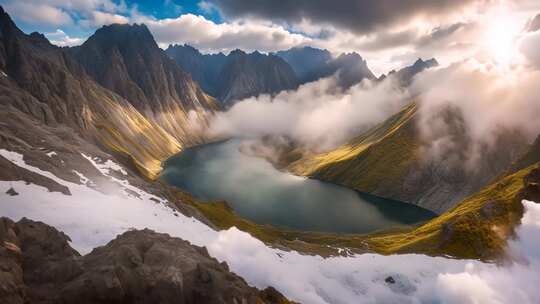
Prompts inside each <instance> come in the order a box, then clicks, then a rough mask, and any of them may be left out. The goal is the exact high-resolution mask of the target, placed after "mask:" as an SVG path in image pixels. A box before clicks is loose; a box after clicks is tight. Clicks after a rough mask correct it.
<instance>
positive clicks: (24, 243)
mask: <svg viewBox="0 0 540 304" xmlns="http://www.w3.org/2000/svg"><path fill="white" fill-rule="evenodd" d="M69 240H70V239H69V237H68V236H67V235H65V234H64V233H62V232H60V231H58V230H56V229H55V228H53V227H50V226H48V225H46V224H44V223H41V222H34V221H31V220H28V219H22V220H21V221H19V222H17V223H15V222H13V221H11V220H9V219H7V218H0V303H4V304H9V303H78V304H83V303H239V304H240V303H290V302H289V301H288V300H287V299H285V298H284V297H283V295H281V294H280V293H279V292H278V291H276V290H275V289H273V288H271V287H269V288H267V289H265V290H263V291H259V290H258V289H256V288H253V287H250V286H248V285H247V283H246V282H245V281H244V280H243V279H242V278H241V277H239V276H237V275H235V274H234V273H232V272H230V271H229V269H228V266H227V264H226V263H219V262H218V261H217V260H216V259H214V258H212V257H210V256H209V255H208V252H207V251H206V249H205V248H203V247H197V246H193V245H191V244H189V243H188V242H186V241H184V240H181V239H178V238H173V237H171V236H169V235H167V234H161V233H156V232H153V231H151V230H139V231H128V232H125V233H124V234H122V235H119V236H118V237H117V238H116V239H114V240H112V241H111V242H109V243H108V244H107V245H105V246H102V247H98V248H95V249H94V250H93V251H92V252H91V253H89V254H87V255H85V256H81V255H79V253H78V252H77V251H75V250H74V249H73V248H71V247H70V246H69V244H68V241H69Z"/></svg>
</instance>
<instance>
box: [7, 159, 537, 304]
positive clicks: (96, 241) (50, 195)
mask: <svg viewBox="0 0 540 304" xmlns="http://www.w3.org/2000/svg"><path fill="white" fill-rule="evenodd" d="M0 155H2V156H3V157H5V158H6V159H8V160H10V161H11V162H13V163H14V164H16V165H17V166H20V167H22V168H25V169H27V170H30V171H33V172H35V173H37V174H41V175H43V176H45V177H48V178H51V179H53V180H55V181H56V182H58V183H60V184H62V185H65V186H67V187H68V188H69V190H70V192H71V194H72V195H71V196H70V195H64V194H62V193H59V192H49V191H48V190H47V189H46V188H44V187H41V186H37V185H34V184H26V183H25V182H23V181H0V216H7V217H10V218H12V219H13V220H19V219H21V218H22V217H27V218H30V219H33V220H39V221H43V222H45V223H47V224H49V225H52V226H55V227H56V228H57V229H59V230H61V231H64V232H65V233H66V234H67V235H69V236H70V237H71V239H72V246H73V247H74V248H75V249H77V250H78V251H79V252H81V253H82V254H84V253H88V252H89V251H91V250H92V248H94V247H96V246H101V245H104V244H106V243H107V242H109V241H110V240H111V239H113V238H114V237H115V236H116V235H118V234H120V233H123V232H124V231H126V230H129V229H143V228H150V229H153V230H155V231H158V232H164V233H168V234H170V235H172V236H176V237H180V238H183V239H185V240H188V241H190V242H191V243H192V244H195V245H198V246H206V247H207V248H208V251H209V253H210V254H211V255H212V256H214V257H216V258H217V259H218V260H220V261H226V262H227V263H228V264H229V266H230V269H231V270H232V271H234V272H236V273H237V274H239V275H241V276H242V277H244V278H245V279H246V280H247V282H248V283H249V284H251V285H254V286H256V287H259V288H264V287H267V286H274V287H275V288H277V289H278V290H280V291H281V292H282V293H284V294H285V295H286V296H287V297H289V298H290V299H292V300H295V301H299V302H301V303H456V304H457V303H459V304H462V303H490V304H491V303H520V304H527V303H531V304H534V303H540V289H539V288H538V286H539V285H538V284H539V283H540V205H537V204H535V203H532V202H527V201H524V202H523V204H524V206H525V209H526V212H525V215H524V218H523V220H522V225H521V226H520V227H519V228H518V231H517V236H518V238H517V239H516V240H514V241H511V242H510V244H509V249H508V250H509V251H510V252H511V254H512V255H513V256H515V257H516V259H515V260H516V261H519V262H515V263H510V264H508V265H504V266H496V265H493V264H486V263H482V262H479V261H474V260H454V259H447V258H441V257H438V258H434V257H428V256H425V255H419V254H407V255H392V256H382V255H378V254H362V255H354V256H350V257H332V258H326V259H324V258H322V257H319V256H307V255H301V254H299V253H297V252H294V251H292V252H287V251H283V250H279V249H274V248H270V247H268V246H266V245H265V244H264V243H262V242H261V241H259V240H257V239H255V238H253V237H251V236H250V235H249V234H247V233H244V232H242V231H239V230H238V229H236V228H231V229H229V230H226V231H214V230H212V229H211V228H209V227H208V226H206V225H205V224H203V223H201V222H199V221H197V220H195V219H193V218H190V217H186V216H184V215H182V214H179V213H177V212H174V210H172V209H171V208H170V207H168V206H167V204H166V203H167V202H166V201H165V200H164V199H162V198H158V197H156V196H154V195H152V194H149V193H146V192H145V191H143V190H141V189H138V188H136V187H134V186H132V185H130V184H129V182H128V181H127V180H120V179H118V178H115V177H112V176H110V175H109V174H110V172H111V170H112V171H119V172H121V173H122V174H124V175H125V174H126V173H125V170H124V169H123V168H122V167H121V166H120V165H118V164H116V163H115V162H113V161H112V160H106V161H103V160H100V159H98V158H95V157H91V156H87V155H84V157H85V158H86V159H87V160H88V161H89V162H91V163H92V164H93V165H94V166H95V167H96V168H97V169H98V170H99V171H100V172H101V174H103V175H104V176H106V177H108V178H110V180H111V184H113V185H116V186H117V187H118V188H119V189H120V190H123V191H121V193H124V194H120V195H106V194H103V193H101V192H99V191H97V190H95V189H93V188H91V187H89V186H90V185H91V180H90V179H89V178H87V177H85V176H84V175H83V174H82V173H80V172H77V175H79V177H80V180H81V182H83V183H84V185H79V184H74V183H70V182H67V181H65V180H62V179H60V178H58V177H56V176H54V175H53V174H51V173H50V172H46V171H43V170H40V169H39V168H36V167H33V166H30V165H28V164H26V163H25V162H24V160H23V156H22V155H20V154H18V153H14V152H10V151H7V150H3V149H0ZM9 188H14V189H15V191H16V192H18V193H19V195H15V196H10V195H8V194H6V191H7V190H8V189H9ZM133 192H135V193H137V195H138V196H134V195H130V193H133ZM156 200H157V201H159V202H160V203H156ZM175 213H176V215H175ZM390 276H391V277H392V278H393V279H394V281H395V282H394V283H388V282H386V281H385V280H386V279H387V278H388V277H390ZM390 281H391V280H390Z"/></svg>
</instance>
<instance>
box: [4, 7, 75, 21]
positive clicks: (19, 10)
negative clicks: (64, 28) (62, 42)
mask: <svg viewBox="0 0 540 304" xmlns="http://www.w3.org/2000/svg"><path fill="white" fill-rule="evenodd" d="M5 9H6V10H7V11H8V12H9V13H10V14H12V15H13V17H15V18H17V19H19V20H22V21H24V22H27V23H30V24H36V25H53V26H60V25H70V24H72V23H73V19H72V18H71V16H70V15H69V14H68V13H67V12H65V11H64V10H62V9H61V8H57V7H54V6H50V5H47V4H40V3H28V2H24V1H21V2H10V3H8V4H6V7H5Z"/></svg>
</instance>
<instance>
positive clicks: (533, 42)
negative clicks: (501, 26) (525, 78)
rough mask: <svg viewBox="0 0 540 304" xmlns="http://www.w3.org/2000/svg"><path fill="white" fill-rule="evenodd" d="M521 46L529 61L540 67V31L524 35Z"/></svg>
mask: <svg viewBox="0 0 540 304" xmlns="http://www.w3.org/2000/svg"><path fill="white" fill-rule="evenodd" d="M519 48H520V51H521V52H522V53H523V55H524V56H525V58H526V59H527V60H528V62H529V63H530V64H532V65H533V66H535V67H536V68H537V69H540V51H539V50H540V31H536V32H533V33H527V34H526V35H524V37H523V38H522V39H521V41H520V46H519Z"/></svg>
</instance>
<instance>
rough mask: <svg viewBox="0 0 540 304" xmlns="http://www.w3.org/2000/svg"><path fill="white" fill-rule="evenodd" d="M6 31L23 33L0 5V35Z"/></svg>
mask: <svg viewBox="0 0 540 304" xmlns="http://www.w3.org/2000/svg"><path fill="white" fill-rule="evenodd" d="M8 32H16V33H19V34H23V32H22V31H21V30H19V28H18V27H17V26H16V25H15V23H14V22H13V20H12V19H11V17H10V16H9V15H8V13H7V12H6V11H4V8H3V7H2V6H1V5H0V37H3V36H4V35H5V34H7V33H8Z"/></svg>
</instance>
